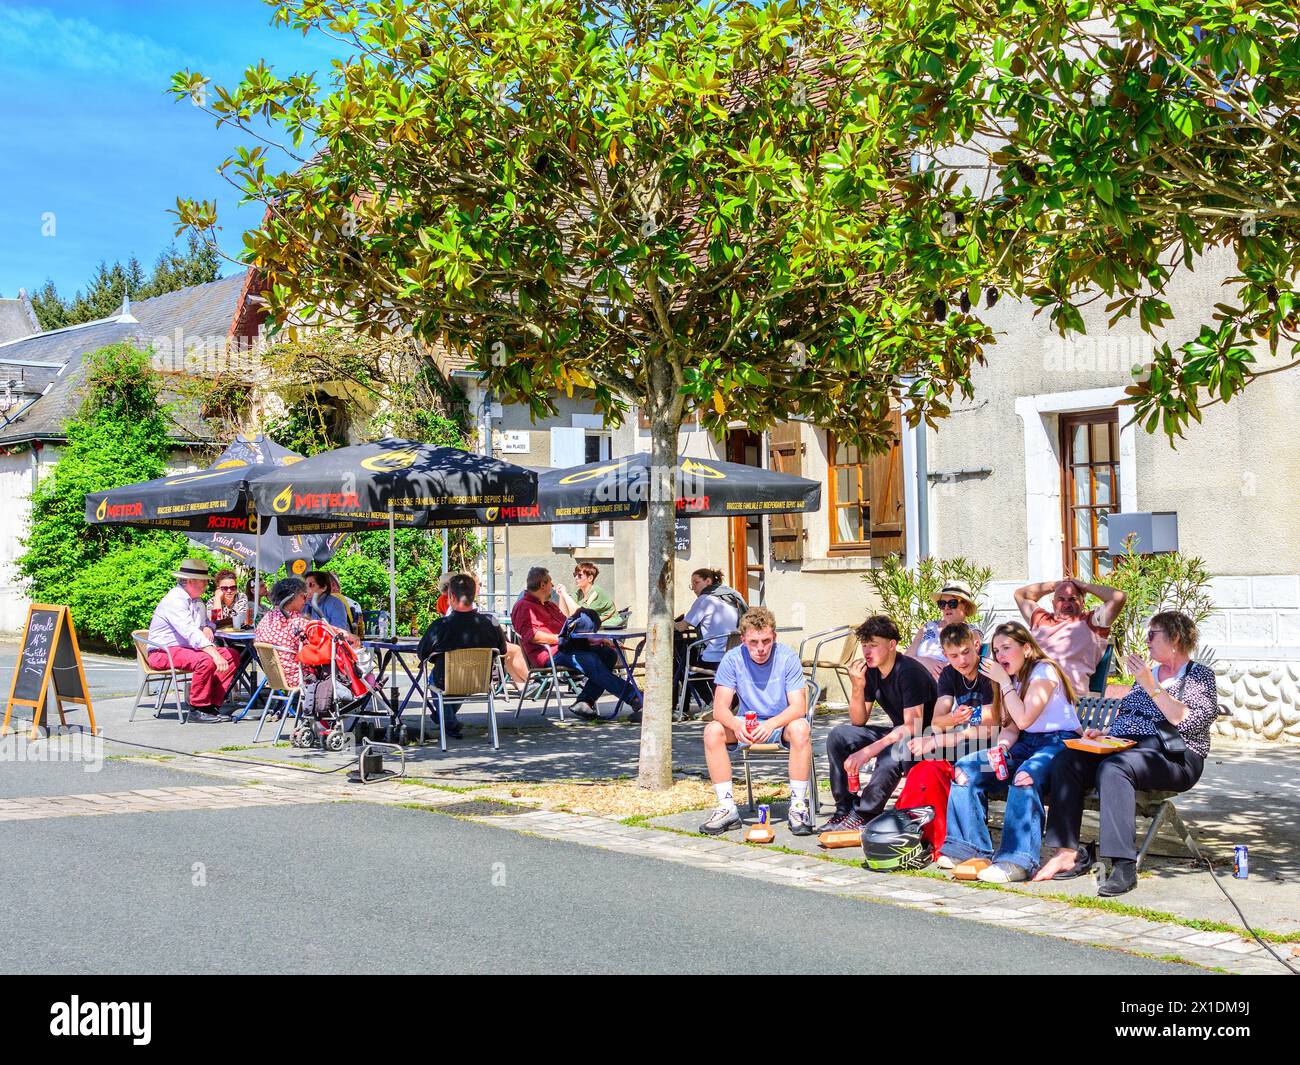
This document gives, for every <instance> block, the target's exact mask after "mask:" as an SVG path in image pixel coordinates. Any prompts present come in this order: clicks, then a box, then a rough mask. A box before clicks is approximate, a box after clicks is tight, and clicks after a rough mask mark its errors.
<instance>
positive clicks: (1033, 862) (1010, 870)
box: [939, 621, 1079, 884]
mask: <svg viewBox="0 0 1300 1065" xmlns="http://www.w3.org/2000/svg"><path fill="white" fill-rule="evenodd" d="M990 643H991V645H992V652H993V655H992V657H991V658H985V659H984V660H982V661H981V662H980V673H981V674H983V675H984V676H985V677H988V679H989V680H991V681H992V682H993V684H994V691H993V707H994V712H995V713H996V714H997V719H998V721H999V722H1001V724H1002V730H1001V732H1000V733H999V734H998V740H997V748H999V749H1000V753H1001V758H1002V760H1003V762H1004V765H1005V768H1006V773H1005V774H1004V776H1003V777H1002V778H999V776H998V774H997V771H996V770H995V769H994V763H993V762H992V760H991V757H990V756H991V753H992V752H990V751H978V752H976V753H974V754H968V755H967V756H966V757H964V758H961V759H959V760H958V762H957V764H956V766H955V767H954V768H953V777H952V790H951V791H950V792H949V793H948V835H947V838H946V839H945V840H944V844H943V853H942V854H941V855H940V858H939V868H941V869H945V868H949V869H950V868H955V867H956V866H957V865H961V864H965V863H970V865H969V866H968V868H969V869H970V870H971V871H973V872H974V873H975V874H976V875H977V876H978V877H979V879H980V880H984V881H987V882H988V883H992V884H1009V883H1018V882H1019V881H1022V880H1028V879H1029V877H1030V876H1031V875H1032V874H1033V872H1034V870H1035V869H1037V868H1038V865H1039V861H1038V859H1039V853H1040V851H1041V850H1042V841H1043V802H1044V800H1045V799H1046V796H1047V794H1048V789H1049V788H1050V787H1051V779H1052V774H1053V772H1054V770H1053V768H1052V767H1053V765H1054V764H1055V761H1056V758H1057V755H1058V754H1059V753H1060V752H1061V751H1063V750H1066V747H1065V741H1066V740H1067V739H1075V738H1077V737H1078V735H1079V715H1078V714H1077V713H1076V711H1075V709H1074V702H1075V695H1074V690H1073V688H1072V687H1071V686H1070V681H1069V678H1067V677H1066V675H1065V673H1064V671H1062V669H1061V666H1060V663H1058V662H1056V661H1054V660H1053V659H1051V658H1048V657H1047V655H1045V654H1044V653H1043V649H1042V648H1041V647H1040V646H1039V645H1038V643H1037V641H1035V639H1034V637H1033V636H1032V635H1031V634H1030V632H1029V630H1028V629H1027V628H1025V627H1024V626H1023V625H1022V624H1020V622H1018V621H1008V622H1006V623H1005V624H1002V625H999V626H998V627H997V628H996V629H994V630H993V637H992V639H991V640H990ZM1004 789H1005V791H1006V796H1007V803H1006V812H1005V814H1004V815H1003V818H1002V838H1001V840H1000V841H999V843H998V848H997V851H996V852H995V851H994V849H993V842H992V838H991V837H990V835H989V826H988V812H989V797H990V795H991V794H993V793H996V792H1001V791H1002V790H1004Z"/></svg>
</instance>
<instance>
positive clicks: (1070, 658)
mask: <svg viewBox="0 0 1300 1065" xmlns="http://www.w3.org/2000/svg"><path fill="white" fill-rule="evenodd" d="M1048 592H1051V593H1052V610H1051V612H1050V613H1049V612H1048V611H1046V610H1044V609H1043V608H1042V607H1040V606H1039V605H1038V600H1040V599H1041V598H1043V596H1045V595H1047V593H1048ZM1088 595H1095V596H1096V597H1097V598H1098V599H1100V600H1101V606H1099V607H1097V609H1096V610H1094V611H1093V612H1092V613H1091V614H1085V613H1084V610H1083V604H1084V598H1085V596H1088ZM1124 598H1125V596H1124V593H1123V592H1121V591H1120V590H1119V589H1118V588H1110V587H1108V586H1107V585H1104V584H1085V583H1084V582H1083V581H1076V580H1072V579H1070V578H1066V579H1065V580H1060V581H1055V582H1053V581H1040V582H1039V583H1038V584H1026V585H1025V586H1024V587H1023V588H1019V589H1017V590H1016V606H1018V607H1019V608H1020V613H1021V614H1023V615H1024V618H1025V621H1026V623H1028V625H1029V629H1030V631H1031V632H1032V633H1033V634H1034V639H1035V640H1037V641H1038V646H1039V647H1041V648H1042V649H1043V651H1044V652H1046V654H1047V656H1048V657H1049V658H1051V659H1053V660H1054V661H1055V662H1056V663H1057V664H1058V665H1059V666H1060V667H1061V669H1062V671H1063V672H1064V673H1065V675H1066V676H1067V677H1068V678H1069V680H1070V684H1071V685H1072V686H1073V687H1074V691H1075V694H1076V695H1082V694H1083V693H1084V692H1086V691H1087V690H1088V681H1089V680H1090V679H1091V678H1092V675H1093V673H1095V672H1096V670H1097V664H1098V663H1099V662H1100V661H1101V656H1102V655H1104V654H1105V653H1106V640H1107V638H1108V637H1109V636H1110V627H1111V625H1113V624H1114V623H1115V618H1116V617H1118V616H1119V612H1120V611H1121V610H1122V609H1123V608H1124Z"/></svg>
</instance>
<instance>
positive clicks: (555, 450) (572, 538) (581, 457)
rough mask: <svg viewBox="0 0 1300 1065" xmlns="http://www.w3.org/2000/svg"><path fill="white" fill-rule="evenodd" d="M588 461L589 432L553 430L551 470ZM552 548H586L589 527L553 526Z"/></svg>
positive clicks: (559, 428) (565, 428)
mask: <svg viewBox="0 0 1300 1065" xmlns="http://www.w3.org/2000/svg"><path fill="white" fill-rule="evenodd" d="M586 461H587V431H586V430H585V429H570V428H567V427H563V426H557V427H555V428H552V429H551V468H552V469H559V468H562V467H565V466H581V465H582V464H583V463H584V462H586ZM551 546H552V547H586V546H587V526H585V525H552V526H551Z"/></svg>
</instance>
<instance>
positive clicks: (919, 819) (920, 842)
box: [862, 806, 934, 873]
mask: <svg viewBox="0 0 1300 1065" xmlns="http://www.w3.org/2000/svg"><path fill="white" fill-rule="evenodd" d="M933 820H934V807H933V806H914V807H912V808H911V809H908V810H886V811H885V812H884V813H883V814H881V815H880V816H879V817H877V818H875V819H873V820H872V821H870V822H869V823H868V824H867V825H866V826H865V827H864V828H863V829H862V853H863V854H865V855H866V857H867V868H868V869H874V870H876V871H877V872H881V873H886V872H892V871H893V870H895V869H924V868H925V867H926V866H927V865H929V864H930V845H929V844H928V843H926V841H925V840H924V839H922V838H921V829H922V828H924V827H925V826H926V825H928V824H929V823H930V822H931V821H933Z"/></svg>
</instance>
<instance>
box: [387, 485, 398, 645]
mask: <svg viewBox="0 0 1300 1065" xmlns="http://www.w3.org/2000/svg"><path fill="white" fill-rule="evenodd" d="M395 538H396V534H395V533H394V531H393V508H392V506H389V508H388V625H389V630H388V631H389V635H391V636H396V635H397V565H396V563H395V562H394V561H393V558H394V540H395Z"/></svg>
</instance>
